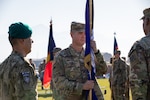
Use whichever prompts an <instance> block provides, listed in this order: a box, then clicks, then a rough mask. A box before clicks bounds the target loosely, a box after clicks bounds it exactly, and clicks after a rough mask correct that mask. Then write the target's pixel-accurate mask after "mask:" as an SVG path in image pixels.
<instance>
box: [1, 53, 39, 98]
mask: <svg viewBox="0 0 150 100" xmlns="http://www.w3.org/2000/svg"><path fill="white" fill-rule="evenodd" d="M0 69H1V70H0V100H37V91H36V85H37V76H36V74H35V72H34V69H33V67H32V66H31V64H29V62H27V61H26V60H25V59H24V58H23V57H22V56H21V55H20V54H19V53H17V52H12V53H11V55H10V56H9V57H8V58H7V59H6V60H5V61H4V62H3V63H2V64H1V65H0Z"/></svg>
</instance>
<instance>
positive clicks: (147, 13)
mask: <svg viewBox="0 0 150 100" xmlns="http://www.w3.org/2000/svg"><path fill="white" fill-rule="evenodd" d="M143 14H144V16H143V17H142V18H141V19H144V18H145V17H150V8H146V9H145V10H144V11H143Z"/></svg>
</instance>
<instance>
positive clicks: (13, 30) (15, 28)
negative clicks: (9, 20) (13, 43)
mask: <svg viewBox="0 0 150 100" xmlns="http://www.w3.org/2000/svg"><path fill="white" fill-rule="evenodd" d="M8 34H9V36H10V37H12V38H18V39H26V38H29V37H30V36H31V34H32V30H31V28H30V27H29V26H28V25H26V24H23V23H21V22H18V23H13V24H11V25H10V26H9V31H8Z"/></svg>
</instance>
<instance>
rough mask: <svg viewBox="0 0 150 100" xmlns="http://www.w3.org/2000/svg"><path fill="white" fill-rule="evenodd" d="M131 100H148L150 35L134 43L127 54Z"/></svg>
mask: <svg viewBox="0 0 150 100" xmlns="http://www.w3.org/2000/svg"><path fill="white" fill-rule="evenodd" d="M149 34H150V33H149ZM129 58H130V64H131V74H130V87H131V92H132V98H133V100H150V97H147V96H150V82H149V81H150V35H147V36H145V37H143V38H142V39H141V40H139V41H136V42H135V43H134V45H133V46H132V48H131V50H130V52H129Z"/></svg>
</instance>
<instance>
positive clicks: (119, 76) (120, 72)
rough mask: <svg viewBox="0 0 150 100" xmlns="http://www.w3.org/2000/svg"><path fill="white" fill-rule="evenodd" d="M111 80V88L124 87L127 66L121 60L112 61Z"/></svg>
mask: <svg viewBox="0 0 150 100" xmlns="http://www.w3.org/2000/svg"><path fill="white" fill-rule="evenodd" d="M111 80H112V81H111V84H112V86H122V87H124V86H125V83H126V81H127V64H126V62H125V61H124V60H123V59H122V58H119V59H118V60H114V63H113V70H112V79H111Z"/></svg>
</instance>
